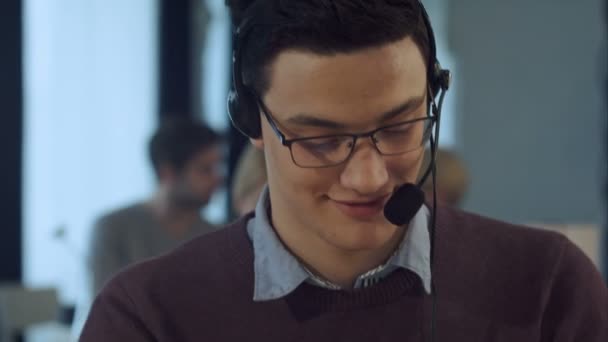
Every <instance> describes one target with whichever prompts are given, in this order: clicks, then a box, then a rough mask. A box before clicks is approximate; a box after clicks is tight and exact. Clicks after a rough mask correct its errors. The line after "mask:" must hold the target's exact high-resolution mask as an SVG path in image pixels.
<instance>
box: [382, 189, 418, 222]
mask: <svg viewBox="0 0 608 342" xmlns="http://www.w3.org/2000/svg"><path fill="white" fill-rule="evenodd" d="M422 203H424V192H422V190H421V189H420V187H417V186H416V185H414V184H411V183H406V184H404V185H402V186H400V187H399V188H397V190H395V192H394V193H393V195H392V196H391V198H389V200H388V202H386V205H385V206H384V217H386V219H387V220H388V221H389V222H390V223H392V224H394V225H396V226H403V225H404V224H406V223H409V222H410V221H411V220H412V218H413V217H414V215H416V213H417V212H418V210H420V207H421V206H422Z"/></svg>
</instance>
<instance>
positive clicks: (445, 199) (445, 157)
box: [422, 148, 469, 207]
mask: <svg viewBox="0 0 608 342" xmlns="http://www.w3.org/2000/svg"><path fill="white" fill-rule="evenodd" d="M430 155H431V153H430V150H429V149H427V150H426V151H424V160H423V162H422V170H426V169H427V167H428V165H429V162H430ZM435 165H436V167H437V179H436V183H435V187H436V191H437V201H438V202H440V203H442V204H446V205H449V206H452V207H460V206H461V204H462V201H463V199H464V197H465V195H466V193H467V190H468V188H469V172H468V170H467V168H466V166H465V164H464V162H463V161H462V160H461V159H460V157H459V156H458V155H457V154H456V153H455V152H454V151H451V150H448V149H442V148H440V149H438V150H437V151H436V153H435ZM422 190H423V191H424V195H425V198H426V200H427V201H429V202H430V201H432V200H433V182H432V181H431V179H430V177H429V178H427V179H426V181H425V182H424V183H423V184H422Z"/></svg>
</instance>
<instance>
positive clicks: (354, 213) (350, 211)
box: [333, 195, 389, 219]
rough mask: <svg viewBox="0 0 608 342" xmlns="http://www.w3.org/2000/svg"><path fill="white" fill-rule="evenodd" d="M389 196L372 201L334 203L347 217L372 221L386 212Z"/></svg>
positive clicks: (335, 201)
mask: <svg viewBox="0 0 608 342" xmlns="http://www.w3.org/2000/svg"><path fill="white" fill-rule="evenodd" d="M388 198H389V196H388V195H386V196H383V197H379V198H377V199H374V200H371V201H337V200H334V201H333V202H334V203H335V204H336V206H337V207H338V209H340V211H341V212H342V213H344V214H345V215H347V216H349V217H352V218H355V219H370V218H374V217H377V216H378V214H381V213H382V212H383V210H384V205H385V204H386V202H387V200H388Z"/></svg>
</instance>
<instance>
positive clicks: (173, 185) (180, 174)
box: [166, 144, 224, 207]
mask: <svg viewBox="0 0 608 342" xmlns="http://www.w3.org/2000/svg"><path fill="white" fill-rule="evenodd" d="M172 174H173V175H172V176H171V177H167V178H168V180H167V182H166V184H167V186H168V191H169V197H170V200H171V202H172V203H173V204H174V205H175V206H179V207H204V206H205V205H207V203H208V202H209V199H210V198H211V196H212V195H213V193H214V192H215V191H216V190H217V189H218V187H219V186H220V185H221V184H222V182H223V180H224V172H223V153H222V149H221V146H220V145H218V144H216V145H212V146H209V147H204V148H201V149H200V151H199V152H197V153H196V154H194V156H193V157H192V158H191V159H190V160H189V161H188V162H187V163H186V164H185V165H184V167H183V169H181V170H178V171H176V170H174V172H172Z"/></svg>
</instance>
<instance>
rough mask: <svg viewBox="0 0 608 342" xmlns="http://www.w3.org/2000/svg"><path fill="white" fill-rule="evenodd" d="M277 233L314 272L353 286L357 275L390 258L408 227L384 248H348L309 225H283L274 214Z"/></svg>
mask: <svg viewBox="0 0 608 342" xmlns="http://www.w3.org/2000/svg"><path fill="white" fill-rule="evenodd" d="M272 220H273V221H274V222H273V228H274V229H275V232H276V233H277V236H278V237H279V238H280V239H281V241H282V242H283V244H284V245H285V246H286V247H287V248H288V249H289V250H290V252H291V253H292V254H293V255H294V256H295V257H296V258H298V259H299V260H300V262H301V263H302V264H303V265H304V266H305V267H306V268H307V269H308V270H309V271H310V272H312V273H314V274H315V275H317V276H319V277H320V278H322V279H325V280H328V281H330V282H332V283H334V284H336V285H339V286H340V287H342V288H352V287H353V286H354V284H355V281H356V280H357V278H358V277H359V276H360V275H362V274H364V273H365V272H367V271H369V270H372V269H374V268H376V267H378V266H380V265H382V264H384V263H386V262H387V261H388V259H389V258H390V257H391V255H393V253H394V252H395V250H396V249H397V248H398V247H399V244H400V242H401V241H402V239H403V235H404V234H405V231H406V230H407V229H400V230H397V231H396V233H395V235H394V237H393V238H392V239H390V240H389V241H388V242H387V243H386V244H385V245H384V246H382V247H381V248H376V249H373V250H358V251H344V250H341V249H339V248H338V247H336V246H332V245H331V244H329V243H328V242H327V241H325V240H322V239H321V238H320V237H319V236H318V235H316V234H314V233H313V232H311V231H310V230H309V229H306V228H305V227H304V228H303V229H294V228H295V224H290V229H289V230H286V229H283V228H284V227H285V224H281V222H282V219H281V217H280V215H279V217H276V218H274V217H273V218H272Z"/></svg>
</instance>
